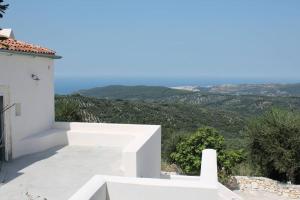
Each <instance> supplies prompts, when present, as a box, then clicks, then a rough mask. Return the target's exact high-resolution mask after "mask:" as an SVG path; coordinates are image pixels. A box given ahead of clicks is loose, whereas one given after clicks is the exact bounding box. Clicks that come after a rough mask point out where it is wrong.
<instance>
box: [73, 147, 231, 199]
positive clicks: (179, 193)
mask: <svg viewBox="0 0 300 200" xmlns="http://www.w3.org/2000/svg"><path fill="white" fill-rule="evenodd" d="M202 155H203V158H202V163H203V164H204V168H203V169H202V170H201V173H202V175H201V177H190V176H168V177H163V178H162V179H150V178H132V177H115V176H101V175H96V176H94V177H93V178H92V179H91V180H90V181H89V182H88V183H86V184H85V185H84V186H83V187H82V188H81V189H80V190H78V191H77V192H76V193H75V194H74V195H73V196H72V197H71V198H70V199H69V200H120V199H122V200H141V199H142V200H154V199H155V200H166V199H172V200H182V199H188V200H217V199H222V200H223V199H224V200H225V199H226V200H227V198H220V197H222V195H220V191H221V192H222V193H224V192H223V190H220V185H219V183H218V179H217V171H216V170H215V169H217V162H216V152H215V151H214V150H212V149H208V150H204V151H203V153H202ZM213 157H215V158H213ZM205 165H206V166H205ZM206 174H207V176H206ZM221 189H223V188H221ZM226 195H227V196H228V195H229V196H228V197H229V198H230V197H231V196H230V191H229V192H228V191H227V190H226Z"/></svg>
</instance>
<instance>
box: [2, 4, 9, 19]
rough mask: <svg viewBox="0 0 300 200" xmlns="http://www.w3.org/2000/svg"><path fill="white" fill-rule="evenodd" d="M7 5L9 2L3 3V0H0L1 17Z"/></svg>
mask: <svg viewBox="0 0 300 200" xmlns="http://www.w3.org/2000/svg"><path fill="white" fill-rule="evenodd" d="M8 6H9V4H4V3H3V0H0V18H2V17H3V14H4V13H5V11H6V9H7V8H8Z"/></svg>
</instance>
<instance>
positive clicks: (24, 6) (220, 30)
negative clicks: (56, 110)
mask: <svg viewBox="0 0 300 200" xmlns="http://www.w3.org/2000/svg"><path fill="white" fill-rule="evenodd" d="M6 2H7V3H10V4H11V5H10V8H9V10H8V11H7V14H6V15H5V17H4V18H3V19H1V20H0V26H1V27H12V28H13V30H14V32H15V35H16V37H17V39H20V40H25V41H29V42H32V43H36V44H40V45H44V46H46V47H49V48H52V49H54V50H56V51H57V52H58V54H60V55H62V56H63V59H62V60H59V61H57V62H56V75H57V76H58V77H70V76H72V77H139V78H141V77H160V78H164V77H166V78H173V77H181V78H185V77H186V78H198V77H212V78H214V77H221V78H232V77H234V78H260V79H276V78H278V79H298V80H299V79H300V76H299V75H300V38H299V37H300V12H299V10H300V1H299V0H286V1H283V0H263V1H261V0H226V1H225V0H219V1H217V0H202V1H201V0H185V1H184V0H181V1H178V0H150V1H146V0H126V1H124V0H115V1H112V0H86V1H84V0H82V1H79V0H72V1H67V0H56V1H45V0H44V1H37V0H26V1H21V0H20V1H13V0H6Z"/></svg>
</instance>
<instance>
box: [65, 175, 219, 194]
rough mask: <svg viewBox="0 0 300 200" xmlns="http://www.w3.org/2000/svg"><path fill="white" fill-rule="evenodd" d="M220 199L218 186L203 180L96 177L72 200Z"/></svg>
mask: <svg viewBox="0 0 300 200" xmlns="http://www.w3.org/2000/svg"><path fill="white" fill-rule="evenodd" d="M120 199H122V200H141V199H142V200H166V199H172V200H183V199H188V200H217V199H218V189H217V188H216V187H214V186H211V185H209V184H207V183H205V182H201V181H184V180H172V181H171V180H163V179H149V178H129V177H113V176H94V177H93V178H92V179H91V180H90V181H89V182H88V183H86V184H85V185H84V186H83V187H82V188H80V189H79V190H78V191H77V192H76V193H75V194H74V195H73V196H72V197H71V198H70V199H69V200H120Z"/></svg>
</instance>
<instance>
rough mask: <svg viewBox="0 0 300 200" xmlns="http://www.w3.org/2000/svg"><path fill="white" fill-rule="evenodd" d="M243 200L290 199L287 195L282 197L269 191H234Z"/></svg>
mask: <svg viewBox="0 0 300 200" xmlns="http://www.w3.org/2000/svg"><path fill="white" fill-rule="evenodd" d="M234 193H236V194H238V195H239V196H240V197H242V198H243V199H244V200H291V199H289V198H288V197H282V196H279V195H276V194H273V193H269V192H262V191H251V192H250V191H239V190H237V191H234Z"/></svg>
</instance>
